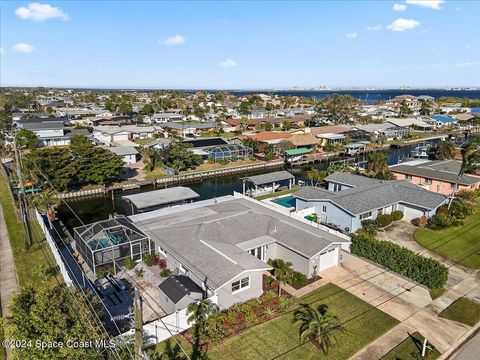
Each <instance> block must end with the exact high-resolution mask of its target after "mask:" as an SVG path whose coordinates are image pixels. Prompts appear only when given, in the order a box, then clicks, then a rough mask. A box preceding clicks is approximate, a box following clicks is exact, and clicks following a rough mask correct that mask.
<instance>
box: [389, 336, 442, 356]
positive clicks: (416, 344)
mask: <svg viewBox="0 0 480 360" xmlns="http://www.w3.org/2000/svg"><path fill="white" fill-rule="evenodd" d="M424 339H425V338H424V337H423V336H422V334H420V333H419V332H414V333H413V334H411V335H410V336H409V337H408V338H406V339H405V340H403V341H402V342H401V343H400V344H398V345H397V346H396V347H394V348H393V349H392V350H390V352H389V353H388V354H387V355H385V356H384V357H382V358H381V360H409V359H412V360H413V359H420V358H422V346H423V340H424ZM440 355H441V354H440V352H439V351H438V350H437V349H433V350H428V349H427V352H426V356H425V357H424V358H422V359H425V360H434V359H436V358H438V357H439V356H440Z"/></svg>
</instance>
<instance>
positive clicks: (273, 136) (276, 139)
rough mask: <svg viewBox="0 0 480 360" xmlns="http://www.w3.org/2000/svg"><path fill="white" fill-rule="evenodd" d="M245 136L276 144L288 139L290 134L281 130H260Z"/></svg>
mask: <svg viewBox="0 0 480 360" xmlns="http://www.w3.org/2000/svg"><path fill="white" fill-rule="evenodd" d="M247 137H248V138H250V139H253V140H256V141H258V142H261V143H265V144H278V143H281V142H282V141H286V140H288V139H290V138H291V137H292V134H291V133H289V132H283V131H282V132H276V131H262V132H259V133H257V134H254V135H249V136H247Z"/></svg>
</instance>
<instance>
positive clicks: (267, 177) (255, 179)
mask: <svg viewBox="0 0 480 360" xmlns="http://www.w3.org/2000/svg"><path fill="white" fill-rule="evenodd" d="M245 179H246V180H248V181H250V182H252V183H254V184H256V185H263V184H269V183H272V182H274V181H275V182H278V181H282V180H288V179H295V176H294V175H292V174H291V173H289V172H288V171H285V170H282V171H275V172H271V173H267V174H262V175H255V176H248V177H245Z"/></svg>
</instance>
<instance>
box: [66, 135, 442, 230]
mask: <svg viewBox="0 0 480 360" xmlns="http://www.w3.org/2000/svg"><path fill="white" fill-rule="evenodd" d="M426 143H430V144H431V143H433V142H432V141H428V142H426ZM419 145H421V144H419V143H416V144H411V145H408V146H405V147H401V148H390V149H388V150H386V154H387V159H388V160H387V161H388V164H389V165H394V164H397V163H398V162H399V161H400V160H402V159H404V158H407V157H408V156H409V154H410V153H411V151H412V150H414V149H415V147H417V146H419ZM364 160H365V157H363V156H361V157H360V158H357V159H356V161H359V162H362V161H364ZM328 164H329V163H327V162H321V163H316V164H315V165H314V166H315V167H317V168H319V169H325V168H326V167H327V166H328ZM310 169H311V165H309V166H298V167H293V168H290V169H288V171H290V172H291V173H292V174H293V175H295V178H296V180H297V181H298V180H303V181H306V180H307V172H308V170H310ZM278 170H281V167H280V168H270V169H267V170H260V171H254V172H249V173H244V174H235V175H229V176H222V177H218V178H209V179H204V180H202V181H195V182H191V183H186V184H182V186H188V187H190V188H191V189H192V190H194V191H195V192H197V193H198V194H199V195H200V197H199V198H198V200H204V199H210V198H213V197H220V196H224V195H231V194H233V192H234V191H237V192H241V191H242V180H241V178H242V177H245V176H248V175H257V174H264V173H268V172H272V171H278ZM172 186H175V185H172ZM159 188H160V187H158V186H157V188H156V189H159ZM153 189H154V187H153V186H146V187H142V188H141V189H136V190H131V191H117V192H115V193H114V196H113V198H112V195H111V193H110V194H109V195H103V194H102V195H97V196H92V197H90V198H77V199H66V201H67V202H68V205H69V206H67V205H65V204H64V203H62V204H61V205H60V206H59V208H58V215H59V217H60V219H61V220H62V221H63V223H64V224H65V226H66V227H67V228H68V229H69V230H71V229H72V228H73V227H76V226H80V225H82V224H81V222H83V223H84V224H88V223H91V222H94V221H99V220H104V219H107V218H108V217H109V216H111V215H114V214H123V215H131V214H132V210H131V207H130V205H129V204H127V203H126V202H125V201H124V200H123V199H122V198H121V197H122V196H124V195H128V194H134V193H139V192H144V191H151V190H153ZM70 208H71V209H72V210H73V211H74V212H75V214H76V215H77V216H78V217H79V218H80V219H81V222H80V220H79V219H78V218H77V217H76V216H75V215H74V214H73V213H72V211H71V210H70Z"/></svg>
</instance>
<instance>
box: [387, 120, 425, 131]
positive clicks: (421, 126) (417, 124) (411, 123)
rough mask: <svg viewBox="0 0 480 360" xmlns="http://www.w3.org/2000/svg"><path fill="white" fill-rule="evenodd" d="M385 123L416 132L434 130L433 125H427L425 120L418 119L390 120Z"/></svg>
mask: <svg viewBox="0 0 480 360" xmlns="http://www.w3.org/2000/svg"><path fill="white" fill-rule="evenodd" d="M385 122H387V123H390V124H393V125H395V126H399V127H410V128H415V129H416V130H421V131H428V130H432V129H433V128H434V126H433V125H430V124H427V123H426V122H425V121H423V120H419V119H417V118H388V119H386V120H385Z"/></svg>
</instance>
